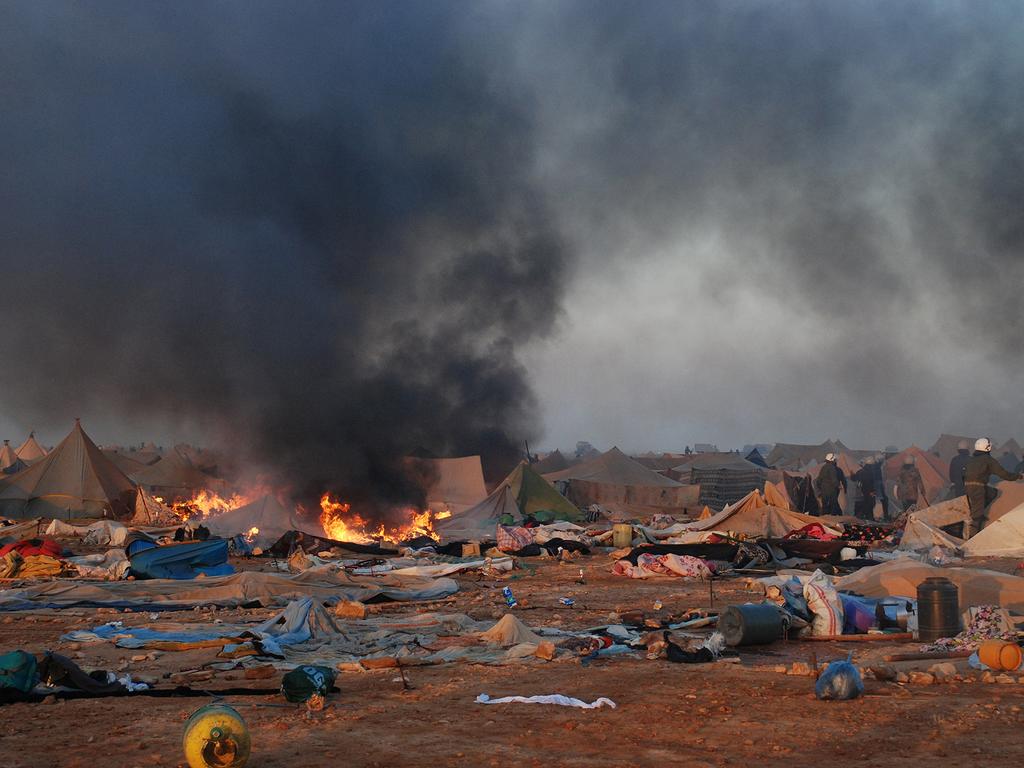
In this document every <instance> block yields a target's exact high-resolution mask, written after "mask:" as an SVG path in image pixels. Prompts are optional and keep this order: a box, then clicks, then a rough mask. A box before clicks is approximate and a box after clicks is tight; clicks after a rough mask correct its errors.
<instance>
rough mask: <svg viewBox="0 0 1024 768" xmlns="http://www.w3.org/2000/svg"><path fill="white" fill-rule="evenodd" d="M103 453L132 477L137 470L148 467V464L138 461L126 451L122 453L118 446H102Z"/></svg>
mask: <svg viewBox="0 0 1024 768" xmlns="http://www.w3.org/2000/svg"><path fill="white" fill-rule="evenodd" d="M100 450H102V451H103V455H104V456H106V457H107V458H108V459H110V460H111V461H112V462H114V464H115V465H116V466H117V468H118V469H120V470H121V471H122V472H124V473H125V474H126V475H128V476H129V477H131V476H132V475H133V474H135V473H136V472H141V471H142V470H143V469H145V468H146V465H145V464H143V463H142V462H141V461H137V460H135V459H133V458H131V457H130V456H128V455H127V454H125V453H122V452H121V450H120V449H117V448H101V449H100Z"/></svg>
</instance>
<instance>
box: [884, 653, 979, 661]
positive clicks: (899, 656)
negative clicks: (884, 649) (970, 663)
mask: <svg viewBox="0 0 1024 768" xmlns="http://www.w3.org/2000/svg"><path fill="white" fill-rule="evenodd" d="M970 655H971V651H922V652H921V653H891V654H889V655H888V656H884V657H883V658H884V659H885V660H886V661H924V660H926V659H966V658H967V657H968V656H970Z"/></svg>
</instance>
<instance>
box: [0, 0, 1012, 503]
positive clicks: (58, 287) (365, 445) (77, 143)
mask: <svg viewBox="0 0 1024 768" xmlns="http://www.w3.org/2000/svg"><path fill="white" fill-rule="evenodd" d="M1022 14H1024V11H1022V9H1021V8H1020V7H1019V6H1017V5H1016V4H1012V3H970V4H955V3H943V4H934V3H932V4H925V3H911V2H907V3H868V2H854V3H818V2H815V3H799V2H794V3H785V4H780V3H769V2H753V1H752V2H745V3H727V2H721V3H715V2H699V3H697V2H694V3H679V2H672V3H667V2H666V3H661V2H653V1H652V2H646V3H638V4H637V3H613V2H601V3H593V2H581V3H570V2H544V3H497V2H481V3H472V4H470V3H445V2H431V3H411V2H409V3H402V2H384V3H339V2H334V3H323V4H319V3H313V2H309V3H301V4H294V5H286V4H276V3H252V2H246V3H210V4H203V5H199V4H195V5H186V6H182V5H174V6H172V5H169V4H163V5H161V4H155V3H152V4H140V3H113V2H111V3H102V4H99V3H97V4H85V3H76V4H71V3H68V4H57V3H45V2H44V3H20V4H7V5H5V6H3V8H2V9H0V73H2V75H0V98H2V100H3V102H2V103H3V104H4V106H5V109H4V111H5V115H4V118H3V119H2V120H0V153H3V162H2V164H0V230H2V245H3V247H2V249H0V260H2V272H0V287H2V293H3V301H2V312H3V323H2V326H3V334H4V335H3V339H4V341H3V344H2V346H3V351H4V353H3V362H2V366H0V398H2V399H0V417H2V418H0V422H2V423H3V424H4V425H6V428H7V429H8V430H11V431H15V430H19V431H20V430H25V429H27V428H29V427H31V426H35V427H38V428H40V429H41V430H47V431H48V432H45V433H44V434H47V435H49V442H53V441H55V440H56V439H59V437H60V435H61V434H62V433H63V431H64V430H65V429H66V428H67V426H69V425H70V420H71V418H72V417H73V416H82V417H83V422H84V424H85V426H86V428H87V429H90V424H94V425H95V426H94V427H93V428H92V430H91V431H93V432H94V433H98V434H95V436H96V437H97V438H98V439H101V440H104V441H107V442H117V441H118V440H133V439H142V438H147V437H149V436H150V435H152V434H156V435H159V436H166V439H167V440H168V441H170V440H173V439H175V438H176V437H179V436H182V435H184V436H187V437H192V436H195V439H197V440H206V441H208V442H215V443H217V444H220V445H223V446H224V447H225V448H228V449H230V450H232V451H233V452H235V453H236V454H238V455H243V456H245V457H247V458H248V459H249V460H251V461H252V463H253V464H254V465H260V466H263V467H269V468H270V469H271V470H272V471H274V472H276V473H277V474H278V475H279V476H280V477H282V478H287V482H289V483H291V484H293V485H294V487H295V488H296V489H297V491H298V492H299V493H300V494H306V495H310V494H312V493H315V492H318V491H319V490H321V489H323V488H325V487H330V488H336V489H338V490H346V491H351V490H352V489H364V490H366V489H368V490H366V493H367V494H369V495H371V496H373V497H374V498H382V499H384V500H385V501H387V500H390V499H393V498H394V499H398V498H404V497H405V496H407V495H408V494H409V492H410V491H409V489H408V488H407V487H406V486H405V484H404V483H403V481H402V479H401V477H400V475H399V473H397V472H396V471H395V459H396V457H398V456H401V455H402V454H403V453H404V452H407V451H409V450H412V449H413V448H415V447H419V446H422V447H426V448H428V449H430V450H432V451H434V452H436V453H438V454H449V455H454V454H465V453H482V454H483V455H484V457H485V460H486V462H487V463H488V466H489V469H490V471H491V474H495V473H498V474H500V471H501V470H502V469H507V468H508V467H509V466H510V463H511V462H512V461H514V457H515V454H516V451H517V450H518V449H519V446H520V445H521V443H522V441H523V440H524V439H530V440H531V441H533V443H534V444H535V445H536V444H538V442H540V443H543V444H546V445H549V446H556V445H560V446H569V445H572V444H573V443H574V442H575V440H577V439H588V440H591V441H592V442H594V443H595V444H598V445H600V446H601V447H608V446H610V445H611V444H613V443H618V444H620V445H622V446H623V447H627V448H634V449H646V448H663V449H679V448H681V447H682V446H683V445H684V444H692V443H693V442H694V441H710V442H718V443H719V444H720V445H722V446H723V447H724V446H729V447H733V446H734V445H735V446H738V445H740V444H742V443H743V442H752V441H772V440H786V441H807V442H820V441H821V440H823V439H825V438H826V437H840V438H842V439H843V440H844V441H846V442H847V443H848V444H852V445H854V446H855V447H860V446H863V447H875V446H881V445H883V444H887V443H898V444H899V443H909V442H911V441H917V442H928V441H930V440H931V439H933V438H934V436H936V435H937V434H938V432H940V431H954V432H959V433H967V434H976V433H980V432H985V431H988V432H992V433H994V434H995V436H997V437H1007V436H1010V435H1011V434H1014V433H1018V432H1019V431H1021V430H1020V428H1021V418H1020V416H1019V415H1018V412H1019V405H1018V403H1019V398H1018V397H1016V395H1017V391H1016V387H1015V386H1014V384H1015V382H1016V380H1017V377H1018V375H1019V373H1020V341H1019V340H1020V338H1021V334H1022V331H1024V321H1022V320H1021V318H1020V314H1019V312H1018V311H1017V304H1018V301H1019V299H1018V297H1019V293H1020V289H1021V285H1024V280H1022V278H1024V267H1022V262H1021V258H1020V248H1021V244H1022V235H1024V229H1022V223H1024V214H1022V207H1021V200H1022V194H1021V193H1022V192H1024V190H1022V189H1021V187H1022V186H1024V138H1022V117H1024V101H1022V100H1021V99H1020V98H1019V95H1018V93H1019V87H1018V84H1019V83H1020V82H1021V81H1022V80H1021V76H1022V75H1024V53H1022V52H1021V49H1020V46H1019V40H1020V39H1021V34H1022V32H1024V17H1022ZM50 433H52V434H50ZM19 434H20V432H19ZM11 437H12V438H14V439H18V437H19V435H18V434H14V435H11Z"/></svg>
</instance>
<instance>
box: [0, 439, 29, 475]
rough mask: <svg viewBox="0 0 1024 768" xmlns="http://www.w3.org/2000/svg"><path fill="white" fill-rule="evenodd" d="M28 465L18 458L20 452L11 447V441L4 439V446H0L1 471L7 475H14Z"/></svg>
mask: <svg viewBox="0 0 1024 768" xmlns="http://www.w3.org/2000/svg"><path fill="white" fill-rule="evenodd" d="M26 467H28V464H26V463H25V462H24V461H22V460H21V459H20V458H18V454H17V453H15V452H14V449H13V448H11V441H10V440H4V444H3V447H2V448H0V472H3V473H4V474H5V475H13V474H16V473H18V472H21V470H23V469H25V468H26Z"/></svg>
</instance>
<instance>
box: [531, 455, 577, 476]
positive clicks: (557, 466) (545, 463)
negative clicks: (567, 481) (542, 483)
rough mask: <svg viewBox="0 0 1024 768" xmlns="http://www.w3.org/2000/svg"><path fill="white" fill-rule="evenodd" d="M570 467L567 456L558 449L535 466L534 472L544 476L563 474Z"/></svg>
mask: <svg viewBox="0 0 1024 768" xmlns="http://www.w3.org/2000/svg"><path fill="white" fill-rule="evenodd" d="M568 466H569V462H568V461H567V460H566V458H565V456H564V455H563V454H562V452H561V451H560V450H558V449H557V448H556V449H555V450H553V451H552V452H551V453H549V454H548V455H547V456H545V457H544V458H543V459H541V460H540V461H538V462H537V463H536V464H534V465H533V468H534V470H536V471H537V472H538V473H539V474H541V475H544V474H547V473H549V472H561V471H562V470H563V469H566V468H567V467H568Z"/></svg>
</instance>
